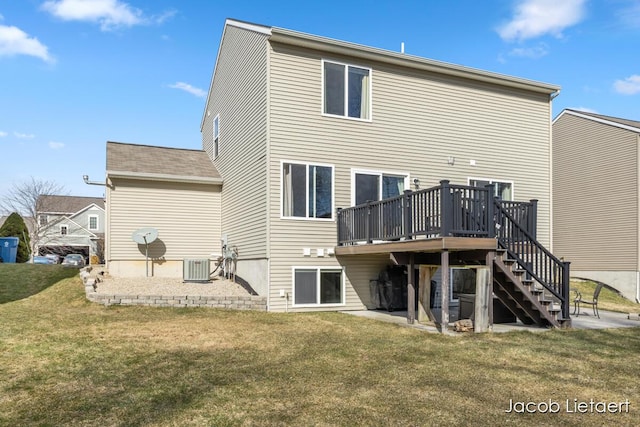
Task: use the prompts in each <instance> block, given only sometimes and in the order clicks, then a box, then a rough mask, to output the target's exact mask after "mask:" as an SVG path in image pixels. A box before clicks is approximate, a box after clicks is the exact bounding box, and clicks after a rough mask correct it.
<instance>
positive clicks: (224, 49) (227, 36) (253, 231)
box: [202, 26, 267, 261]
mask: <svg viewBox="0 0 640 427" xmlns="http://www.w3.org/2000/svg"><path fill="white" fill-rule="evenodd" d="M266 69H267V48H266V35H264V34H260V33H256V32H252V31H248V30H244V29H240V28H237V27H234V26H227V27H226V28H225V33H224V37H223V40H222V44H221V47H220V54H219V58H218V62H217V64H216V70H215V74H214V78H213V81H212V88H211V92H210V93H211V94H212V96H210V98H209V100H208V104H207V107H206V112H205V117H204V122H203V127H202V146H203V149H204V150H205V151H207V153H208V154H209V156H210V157H211V158H212V159H213V120H214V118H215V117H216V116H217V115H219V116H220V135H219V137H220V139H219V156H218V158H217V159H215V160H214V164H215V166H216V168H217V169H218V171H219V172H220V174H221V176H222V178H223V180H224V183H223V188H222V211H223V219H222V233H224V234H226V235H227V236H228V239H229V244H231V245H234V246H237V247H238V250H239V260H241V261H242V260H247V259H259V258H265V257H266V256H267V213H266V212H267V201H266V197H267V177H266V170H267V169H266V131H267V130H266V126H267V109H266V102H267V74H266V73H267V72H266Z"/></svg>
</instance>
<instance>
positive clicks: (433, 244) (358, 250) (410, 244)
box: [335, 237, 498, 256]
mask: <svg viewBox="0 0 640 427" xmlns="http://www.w3.org/2000/svg"><path fill="white" fill-rule="evenodd" d="M497 245H498V243H497V240H496V239H495V238H483V237H435V238H430V239H417V240H402V241H395V242H388V241H384V242H380V243H371V244H362V245H350V246H337V247H336V248H335V254H336V255H337V256H342V255H371V254H391V253H396V252H405V253H408V252H414V253H416V252H426V253H438V252H442V251H450V252H456V251H475V250H481V251H495V250H496V249H497Z"/></svg>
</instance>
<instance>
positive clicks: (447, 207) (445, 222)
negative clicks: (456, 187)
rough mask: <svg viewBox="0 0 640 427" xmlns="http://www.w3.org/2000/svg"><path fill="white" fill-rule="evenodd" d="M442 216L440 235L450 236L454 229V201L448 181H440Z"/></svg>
mask: <svg viewBox="0 0 640 427" xmlns="http://www.w3.org/2000/svg"><path fill="white" fill-rule="evenodd" d="M440 215H441V221H440V222H441V227H442V230H441V232H440V235H441V236H442V237H446V236H449V235H451V229H452V228H453V224H452V221H453V200H452V198H451V187H449V180H447V179H443V180H442V181H440Z"/></svg>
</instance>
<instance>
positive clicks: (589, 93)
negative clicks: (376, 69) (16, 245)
mask: <svg viewBox="0 0 640 427" xmlns="http://www.w3.org/2000/svg"><path fill="white" fill-rule="evenodd" d="M226 18H235V19H239V20H244V21H249V22H254V23H258V24H264V25H269V26H276V27H283V28H288V29H292V30H297V31H302V32H306V33H311V34H316V35H320V36H326V37H331V38H336V39H341V40H345V41H350V42H355V43H360V44H365V45H369V46H373V47H377V48H382V49H389V50H394V51H399V50H400V45H401V43H402V42H404V44H405V52H406V53H407V54H412V55H417V56H423V57H427V58H431V59H435V60H439V61H445V62H450V63H455V64H460V65H465V66H469V67H473V68H480V69H483V70H488V71H493V72H497V73H502V74H508V75H513V76H517V77H522V78H528V79H532V80H539V81H543V82H547V83H553V84H557V85H559V86H561V87H562V90H561V92H560V95H559V96H558V97H557V98H556V99H555V100H554V116H555V115H557V114H559V113H560V112H561V111H562V109H564V108H576V109H583V110H587V111H592V112H596V113H599V114H605V115H611V116H617V117H622V118H627V119H631V120H640V56H638V52H639V51H640V0H497V1H494V0H483V1H478V0H458V1H455V0H451V1H435V0H432V1H427V0H423V1H403V0H395V1H376V2H362V1H359V2H351V1H348V0H343V1H334V0H325V1H322V2H304V1H277V0H276V1H270V2H266V1H249V0H234V1H223V0H218V1H215V2H214V1H195V0H181V1H178V0H0V198H2V196H3V194H6V191H7V190H8V189H9V188H10V186H11V185H12V184H13V183H17V182H21V181H25V180H29V179H30V177H32V176H33V177H35V178H37V179H44V180H50V181H55V182H57V183H59V184H60V185H62V186H63V187H64V188H65V189H66V191H67V192H68V193H69V194H73V195H79V196H101V195H103V193H104V188H102V187H99V186H89V185H85V184H84V183H83V182H82V175H83V174H88V175H89V176H90V178H91V180H92V181H96V180H104V176H105V143H106V141H120V142H131V143H139V144H149V145H161V146H172V147H181V148H197V149H199V148H201V146H200V143H201V142H200V120H201V118H202V111H203V108H204V103H205V101H206V99H205V97H206V92H207V90H208V87H209V82H210V79H211V74H212V71H213V67H214V65H215V58H216V54H217V51H218V44H219V42H220V37H221V35H222V29H223V25H224V21H225V19H226Z"/></svg>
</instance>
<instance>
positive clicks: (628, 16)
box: [616, 0, 640, 28]
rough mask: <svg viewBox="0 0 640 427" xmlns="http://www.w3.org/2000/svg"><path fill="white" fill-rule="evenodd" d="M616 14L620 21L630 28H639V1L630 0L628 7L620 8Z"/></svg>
mask: <svg viewBox="0 0 640 427" xmlns="http://www.w3.org/2000/svg"><path fill="white" fill-rule="evenodd" d="M616 15H617V16H618V19H619V20H620V22H621V23H622V24H623V25H624V26H626V27H630V28H640V2H639V1H633V0H632V1H631V2H630V5H629V6H628V7H625V8H622V9H620V10H619V11H618V12H617V13H616Z"/></svg>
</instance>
